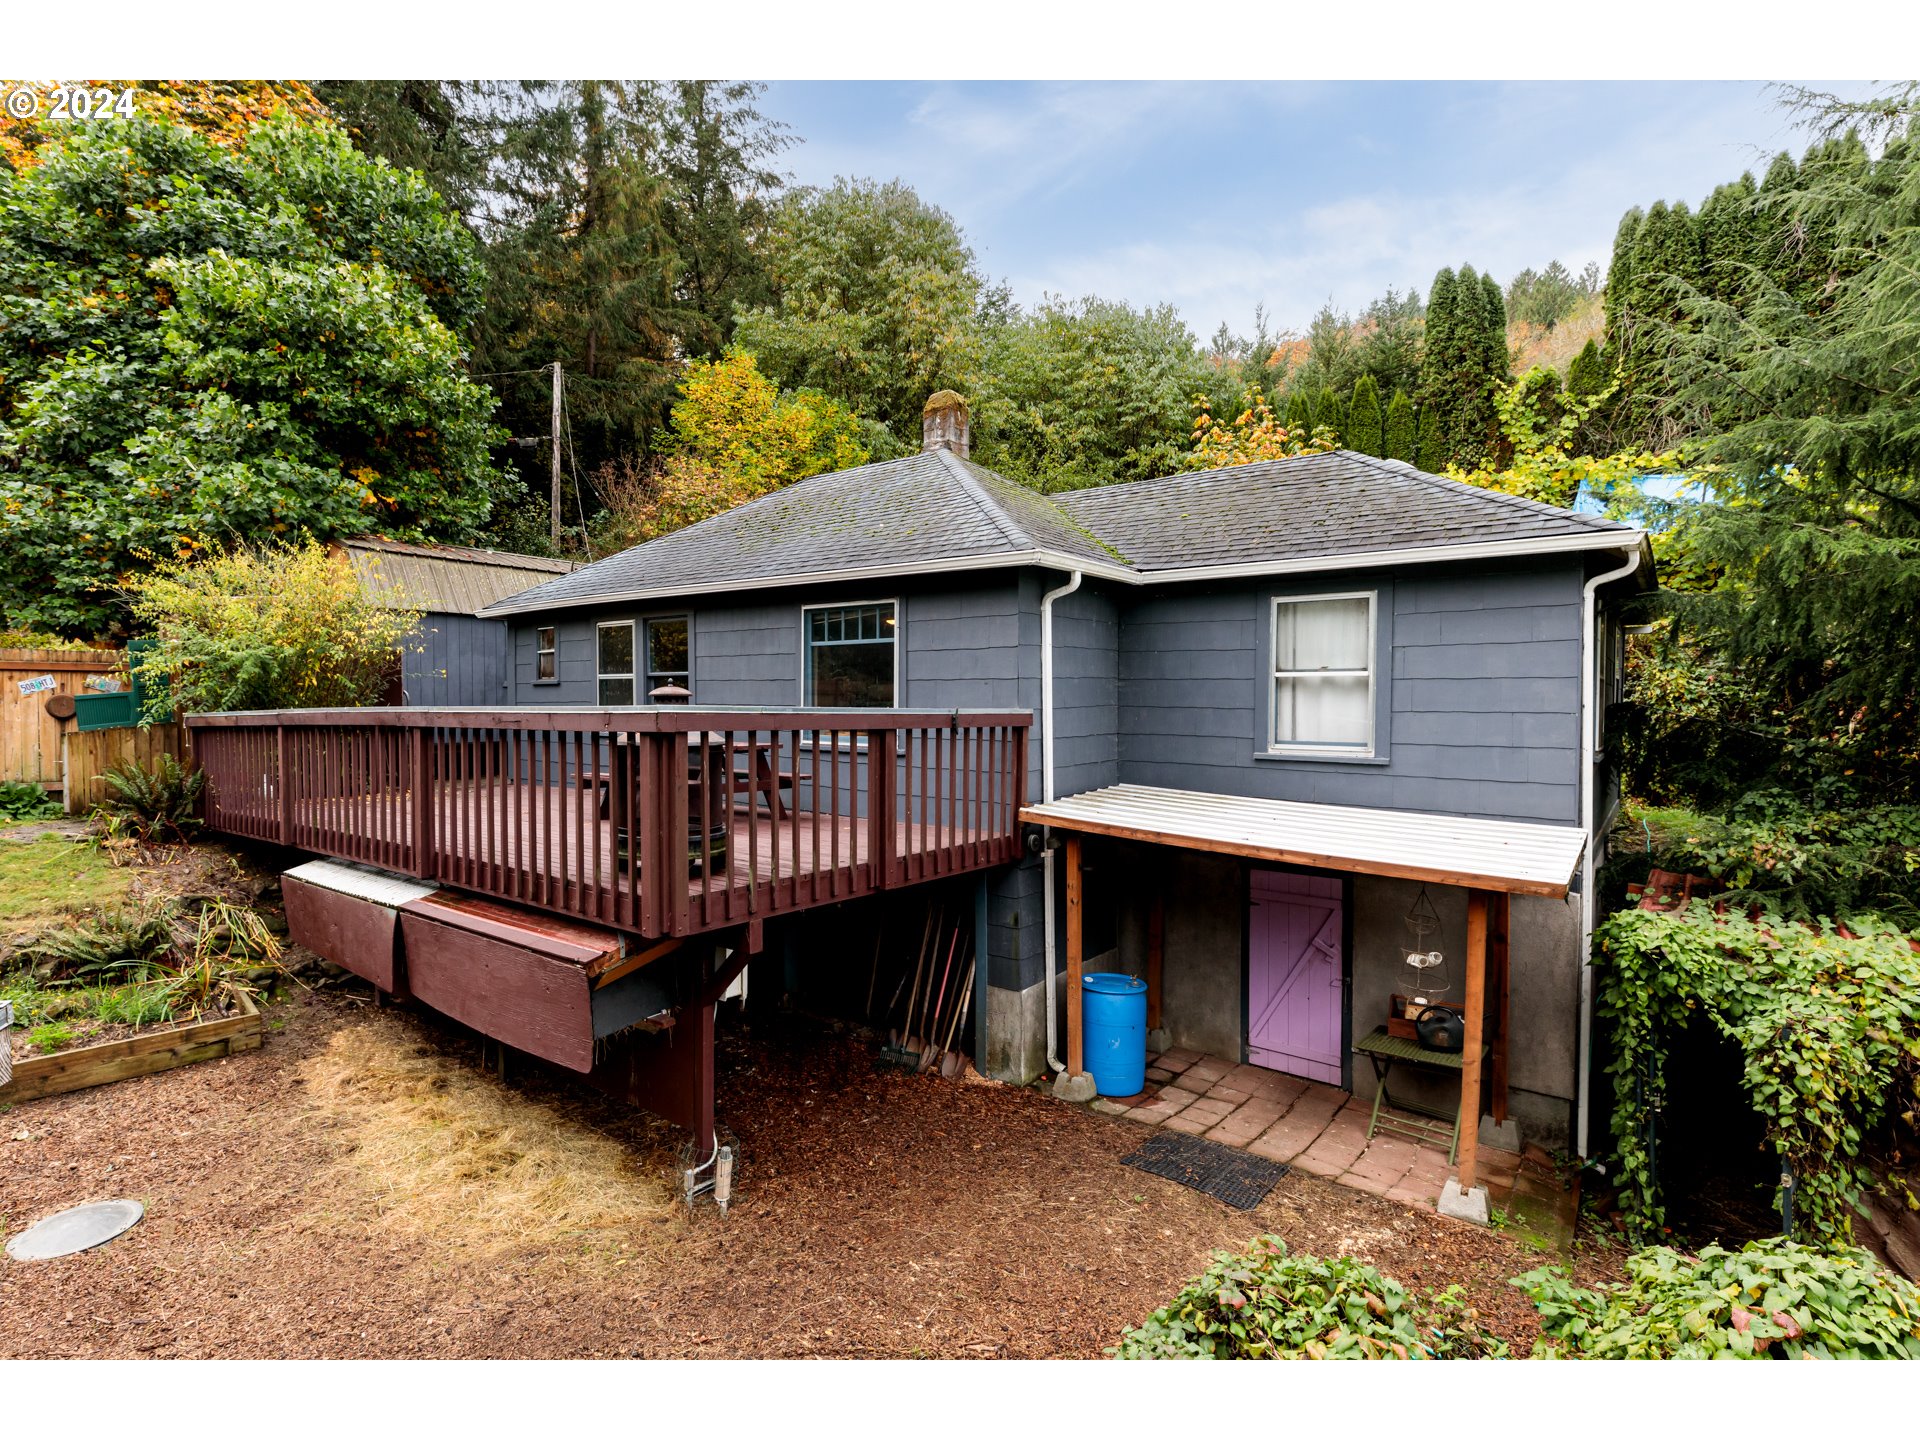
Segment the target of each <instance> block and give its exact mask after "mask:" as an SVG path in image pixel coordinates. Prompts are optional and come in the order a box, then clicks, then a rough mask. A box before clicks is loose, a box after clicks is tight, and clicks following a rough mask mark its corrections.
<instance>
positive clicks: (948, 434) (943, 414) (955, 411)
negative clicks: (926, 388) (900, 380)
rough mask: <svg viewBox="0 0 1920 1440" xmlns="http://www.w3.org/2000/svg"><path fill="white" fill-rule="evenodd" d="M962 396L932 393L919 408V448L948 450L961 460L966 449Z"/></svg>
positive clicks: (966, 418) (966, 433)
mask: <svg viewBox="0 0 1920 1440" xmlns="http://www.w3.org/2000/svg"><path fill="white" fill-rule="evenodd" d="M967 420H968V412H967V402H966V397H964V396H962V395H960V394H958V393H957V392H955V391H952V390H936V391H934V393H933V394H932V395H929V396H928V397H927V403H926V404H925V405H923V406H921V407H920V448H921V449H922V450H950V451H952V452H953V453H954V454H955V455H958V456H959V457H960V458H961V459H962V460H964V459H966V458H967V450H968V423H967Z"/></svg>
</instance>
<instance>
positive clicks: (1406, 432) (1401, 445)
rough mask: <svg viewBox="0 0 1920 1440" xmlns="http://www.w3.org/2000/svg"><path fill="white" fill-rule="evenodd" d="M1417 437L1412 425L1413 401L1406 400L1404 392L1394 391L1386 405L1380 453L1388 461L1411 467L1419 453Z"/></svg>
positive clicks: (1417, 430) (1416, 429)
mask: <svg viewBox="0 0 1920 1440" xmlns="http://www.w3.org/2000/svg"><path fill="white" fill-rule="evenodd" d="M1419 435H1420V432H1419V429H1418V428H1417V427H1416V426H1415V424H1414V415H1413V401H1411V400H1409V399H1408V398H1407V392H1406V391H1404V390H1396V391H1394V392H1393V399H1392V400H1391V401H1389V402H1388V404H1387V415H1386V428H1385V432H1384V445H1383V446H1382V449H1381V453H1382V454H1383V455H1385V456H1386V458H1387V459H1389V460H1404V461H1406V462H1407V463H1408V464H1409V465H1411V464H1413V463H1414V459H1415V456H1416V455H1417V454H1418V452H1419V443H1420V441H1419Z"/></svg>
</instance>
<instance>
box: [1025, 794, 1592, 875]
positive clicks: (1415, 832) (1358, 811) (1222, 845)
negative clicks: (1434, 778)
mask: <svg viewBox="0 0 1920 1440" xmlns="http://www.w3.org/2000/svg"><path fill="white" fill-rule="evenodd" d="M1020 818H1021V819H1022V820H1026V821H1028V822H1030V823H1032V824H1036V825H1051V826H1053V827H1055V828H1056V829H1061V830H1078V831H1082V832H1084V833H1086V834H1089V835H1111V836H1115V837H1117V838H1120V839H1123V840H1143V841H1147V842H1149V843H1151V844H1157V845H1179V846H1183V847H1185V848H1187V849H1191V850H1211V851H1215V852H1218V853H1220V854H1225V855H1243V856H1246V857H1248V858H1250V859H1255V860H1269V861H1273V862H1275V863H1280V864H1289V865H1317V866H1321V867H1323V868H1325V869H1329V870H1350V871H1354V872H1356V873H1358V874H1362V875H1392V876H1397V877H1399V878H1402V879H1408V880H1426V881H1430V882H1432V883H1434V884H1439V885H1467V886H1472V887H1475V888H1477V889H1481V890H1500V891H1505V892H1507V893H1509V894H1515V895H1548V896H1552V897H1555V898H1558V897H1560V896H1563V895H1565V894H1566V893H1567V890H1568V888H1569V886H1570V885H1571V883H1572V880H1573V875H1574V871H1575V870H1576V869H1578V868H1579V865H1580V856H1581V853H1582V851H1583V850H1584V849H1585V847H1586V837H1585V836H1584V835H1583V834H1582V833H1581V831H1580V829H1579V828H1578V827H1577V826H1573V825H1537V824H1529V823H1525V822H1521V821H1514V820H1468V819H1463V818H1461V817H1459V816H1455V815H1432V814H1427V813H1425V812H1422V811H1417V810H1368V809H1362V808H1360V807H1358V806H1353V805H1320V804H1312V803H1306V802H1301V801H1295V800H1255V799H1249V798H1247V797H1245V796H1239V795H1214V794H1210V793H1208V792H1206V791H1203V790H1168V789H1163V788H1161V787H1159V786H1157V785H1109V786H1107V787H1105V788H1104V789H1100V790H1088V791H1085V792H1083V793H1082V794H1079V795H1069V796H1067V797H1066V798H1065V799H1061V800H1054V801H1050V802H1048V803H1047V804H1044V805H1029V806H1027V807H1026V808H1025V809H1023V810H1022V811H1021V812H1020Z"/></svg>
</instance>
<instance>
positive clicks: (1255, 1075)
mask: <svg viewBox="0 0 1920 1440" xmlns="http://www.w3.org/2000/svg"><path fill="white" fill-rule="evenodd" d="M1093 1108H1094V1109H1096V1110H1099V1111H1101V1112H1103V1113H1105V1114H1108V1115H1124V1116H1125V1117H1126V1118H1127V1119H1129V1120H1137V1121H1139V1122H1140V1123H1141V1124H1143V1125H1159V1126H1161V1127H1163V1128H1165V1129H1168V1130H1178V1131H1180V1132H1182V1133H1183V1134H1187V1135H1204V1136H1205V1137H1206V1138H1207V1139H1209V1140H1216V1141H1218V1142H1219V1143H1220V1144H1222V1145H1231V1146H1233V1147H1234V1148H1235V1149H1236V1150H1247V1151H1250V1152H1252V1153H1253V1154H1255V1155H1264V1156H1266V1157H1267V1158H1268V1159H1269V1160H1278V1161H1280V1162H1282V1163H1283V1164H1287V1165H1293V1166H1296V1167H1298V1168H1299V1169H1301V1170H1304V1171H1306V1172H1307V1173H1308V1174H1310V1175H1321V1176H1324V1177H1326V1178H1327V1179H1329V1180H1333V1181H1337V1182H1338V1183H1339V1184H1342V1185H1351V1186H1353V1187H1354V1188H1355V1189H1356V1190H1368V1191H1371V1192H1372V1193H1374V1194H1376V1195H1385V1196H1386V1197H1387V1198H1388V1199H1390V1200H1398V1201H1400V1202H1401V1203H1402V1204H1404V1205H1418V1206H1424V1207H1425V1208H1427V1209H1429V1210H1430V1209H1432V1208H1433V1207H1434V1205H1435V1204H1436V1203H1437V1202H1438V1201H1439V1199H1440V1192H1441V1190H1442V1189H1444V1188H1445V1186H1446V1183H1447V1176H1448V1175H1449V1174H1451V1173H1452V1170H1451V1167H1450V1166H1449V1165H1448V1164H1447V1152H1446V1151H1445V1150H1444V1149H1442V1148H1439V1147H1437V1146H1427V1145H1421V1144H1416V1143H1415V1142H1413V1141H1411V1140H1407V1139H1403V1138H1401V1137H1399V1136H1395V1135H1376V1136H1375V1137H1374V1139H1373V1140H1372V1142H1371V1143H1369V1142H1368V1140H1367V1115H1368V1112H1369V1111H1370V1110H1371V1109H1372V1102H1371V1101H1367V1100H1361V1099H1360V1098H1359V1097H1357V1096H1354V1095H1349V1094H1348V1093H1347V1092H1346V1091H1344V1090H1338V1089H1335V1088H1334V1087H1333V1086H1331V1085H1322V1084H1320V1083H1319V1082H1317V1081H1313V1080H1302V1079H1299V1078H1298V1077H1296V1076H1293V1075H1283V1074H1281V1073H1280V1072H1279V1071H1277V1070H1265V1069H1262V1068H1261V1067H1260V1066H1258V1065H1240V1064H1235V1063H1234V1062H1233V1061H1231V1060H1222V1059H1220V1058H1219V1057H1217V1056H1213V1055H1202V1054H1199V1053H1198V1052H1196V1051H1192V1050H1168V1051H1166V1052H1165V1053H1163V1054H1160V1055H1156V1056H1153V1057H1151V1058H1150V1059H1149V1061H1148V1065H1147V1088H1146V1089H1145V1090H1143V1091H1141V1092H1140V1094H1138V1095H1129V1096H1127V1097H1125V1098H1124V1099H1119V1100H1108V1099H1101V1100H1096V1101H1094V1102H1093ZM1480 1172H1481V1179H1482V1183H1484V1184H1485V1185H1486V1187H1487V1199H1488V1200H1489V1202H1490V1203H1492V1204H1493V1205H1494V1206H1496V1207H1504V1206H1505V1205H1506V1204H1507V1203H1508V1202H1509V1200H1510V1198H1511V1196H1512V1193H1513V1189H1514V1185H1515V1182H1516V1178H1517V1177H1519V1176H1520V1157H1519V1156H1517V1155H1512V1154H1509V1153H1507V1152H1506V1151H1504V1150H1494V1149H1491V1148H1489V1147H1488V1146H1485V1145H1482V1146H1481V1147H1480Z"/></svg>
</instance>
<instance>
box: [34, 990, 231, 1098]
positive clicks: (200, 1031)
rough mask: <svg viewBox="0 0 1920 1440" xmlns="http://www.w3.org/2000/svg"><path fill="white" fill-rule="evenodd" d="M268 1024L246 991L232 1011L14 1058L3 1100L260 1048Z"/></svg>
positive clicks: (104, 1082) (107, 1081)
mask: <svg viewBox="0 0 1920 1440" xmlns="http://www.w3.org/2000/svg"><path fill="white" fill-rule="evenodd" d="M265 1029H266V1021H265V1020H264V1019H263V1018H262V1017H261V1014H260V1010H259V1007H257V1006H256V1005H255V1004H254V1003H253V1001H252V1000H251V999H249V998H248V997H247V996H245V995H241V996H240V997H239V1004H238V1007H237V1013H235V1014H232V1015H223V1016H220V1017H218V1018H217V1019H211V1020H195V1021H188V1022H185V1023H176V1024H170V1025H164V1026H156V1027H154V1028H152V1029H149V1030H145V1031H142V1032H141V1033H140V1034H137V1035H131V1036H128V1037H127V1038H126V1039H124V1040H108V1041H106V1042H104V1043H102V1044H99V1045H83V1046H81V1047H80V1048H79V1049H76V1050H61V1051H57V1052H55V1053H54V1054H52V1055H35V1056H31V1057H29V1058H26V1059H15V1061H14V1062H13V1079H12V1080H11V1081H10V1082H9V1083H8V1084H5V1085H0V1105H11V1104H13V1103H15V1102H16V1101H20V1100H39V1099H43V1098H44V1097H46V1096H48V1095H63V1094H65V1093H66V1092H67V1091H69V1090H85V1089H88V1088H89V1087H91V1086H94V1085H108V1084H111V1083H112V1082H113V1081H115V1080H131V1079H133V1078H134V1077H135V1076H136V1075H152V1074H155V1073H157V1072H159V1071H161V1070H172V1069H175V1068H177V1067H178V1066H181V1065H191V1064H193V1062H194V1061H196V1060H215V1059H218V1058H219V1057H220V1056H222V1055H237V1054H239V1053H240V1052H241V1051H244V1050H257V1049H259V1048H260V1039H261V1036H262V1034H263V1032H264V1031H265Z"/></svg>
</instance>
